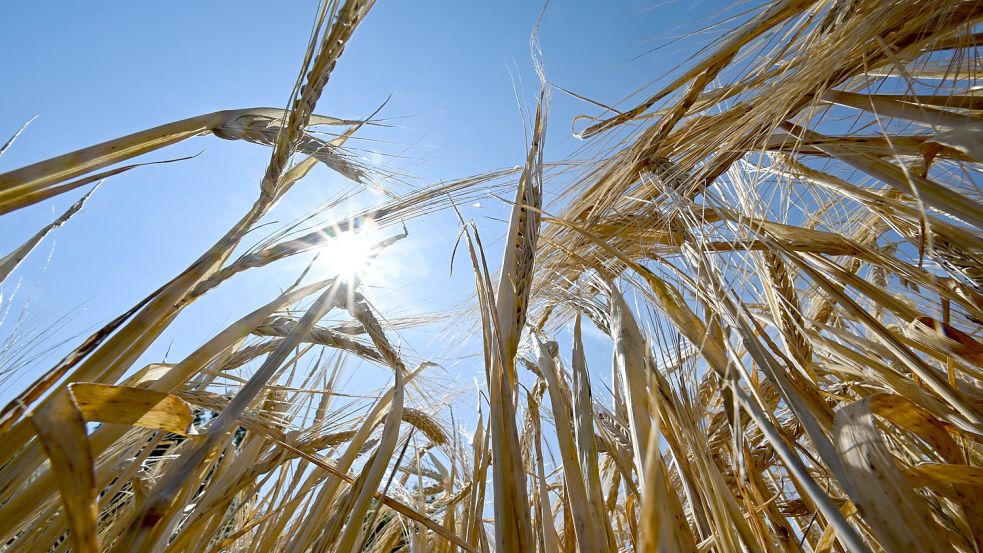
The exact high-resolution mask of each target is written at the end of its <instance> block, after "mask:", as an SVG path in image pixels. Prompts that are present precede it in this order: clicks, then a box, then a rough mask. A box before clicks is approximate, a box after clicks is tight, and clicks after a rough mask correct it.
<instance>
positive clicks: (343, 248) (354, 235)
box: [316, 231, 375, 282]
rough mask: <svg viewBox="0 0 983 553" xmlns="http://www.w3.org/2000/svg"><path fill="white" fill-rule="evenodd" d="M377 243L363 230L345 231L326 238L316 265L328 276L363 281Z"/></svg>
mask: <svg viewBox="0 0 983 553" xmlns="http://www.w3.org/2000/svg"><path fill="white" fill-rule="evenodd" d="M374 246H375V243H374V242H373V241H372V240H371V239H370V238H369V237H368V236H367V235H366V234H365V233H362V232H357V231H356V232H343V233H340V234H338V235H336V236H334V237H331V238H329V239H327V240H325V242H324V244H323V245H322V246H321V247H320V248H319V255H318V260H317V262H316V267H317V269H318V270H319V272H321V273H322V274H324V275H326V276H334V277H338V278H341V279H343V280H346V281H348V282H356V281H361V280H363V279H364V278H365V276H366V275H367V274H368V271H369V268H370V266H371V265H372V261H373V257H374V256H373V253H374V252H373V247H374Z"/></svg>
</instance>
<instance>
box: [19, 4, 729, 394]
mask: <svg viewBox="0 0 983 553" xmlns="http://www.w3.org/2000/svg"><path fill="white" fill-rule="evenodd" d="M720 4H721V3H717V2H694V3H690V2H664V1H661V0H653V1H643V0H633V1H627V2H590V1H564V0H553V2H551V4H550V6H549V7H548V9H547V11H546V13H545V16H544V19H543V22H542V27H541V42H542V47H543V52H544V61H545V67H546V72H547V75H548V77H549V79H550V80H551V81H552V82H554V83H556V84H557V85H559V86H562V87H564V88H567V89H569V90H572V91H575V92H576V93H578V94H581V95H584V96H588V97H591V98H594V99H596V100H598V101H602V102H605V103H612V104H613V103H616V102H618V101H620V100H622V99H624V98H625V97H626V96H628V95H629V94H631V93H633V92H634V91H636V90H638V89H639V87H641V86H643V85H647V84H650V83H651V82H652V81H654V80H656V79H658V78H659V77H662V76H663V75H664V74H665V73H667V72H669V71H671V70H672V69H673V68H674V67H676V66H677V65H678V64H681V63H684V62H685V61H686V58H687V56H688V54H689V53H691V52H692V49H693V47H694V46H696V47H702V46H705V45H706V41H707V40H708V39H709V37H710V35H698V36H695V37H689V38H686V39H683V40H681V41H679V42H678V43H675V44H671V45H669V46H667V47H664V48H661V49H659V50H657V51H654V52H650V51H651V50H652V49H653V48H655V47H656V46H658V45H660V44H663V43H664V42H665V41H666V39H669V38H677V37H678V36H679V35H681V34H682V33H684V32H686V31H694V30H697V29H699V28H700V27H702V26H704V25H707V24H709V23H710V22H711V20H720V19H722V18H723V17H725V16H726V15H728V13H727V12H725V11H724V10H723V9H722V5H720ZM316 7H317V6H316V2H315V1H313V0H305V1H300V0H296V1H290V2H255V1H236V2H230V1H225V2H219V1H215V2H190V1H177V2H167V3H135V2H104V3H54V2H49V3H44V2H35V3H4V4H3V5H0V51H3V52H5V55H4V60H3V62H2V66H3V75H4V80H5V84H4V86H2V87H0V105H2V106H3V109H2V110H0V141H2V140H5V139H6V138H7V137H8V136H9V135H11V134H12V133H13V132H14V131H15V130H16V129H17V127H19V126H20V125H21V124H22V123H24V121H26V120H28V119H29V118H31V117H33V116H35V115H36V116H38V118H37V119H36V120H35V121H34V122H33V123H32V124H31V126H30V127H29V128H28V130H27V131H26V132H25V133H24V135H22V136H21V138H20V139H19V140H18V141H17V143H16V144H15V145H14V146H13V148H11V150H10V151H9V152H8V153H7V154H5V155H4V156H3V157H2V158H0V171H7V170H10V169H13V168H16V167H19V166H22V165H25V164H27V163H31V162H34V161H38V160H41V159H45V158H48V157H52V156H55V155H58V154H61V153H65V152H68V151H71V150H74V149H76V148H80V147H84V146H88V145H91V144H95V143H98V142H101V141H103V140H107V139H111V138H115V137H118V136H122V135H124V134H128V133H131V132H135V131H138V130H141V129H145V128H150V127H153V126H156V125H160V124H163V123H167V122H170V121H175V120H178V119H182V118H186V117H190V116H193V115H198V114H203V113H208V112H212V111H217V110H222V109H231V108H245V107H257V106H267V107H282V106H283V105H284V104H285V103H286V100H287V98H288V96H289V94H290V89H291V86H292V84H293V82H294V80H295V79H296V74H297V70H298V67H299V64H300V61H301V58H302V56H303V51H304V48H305V46H306V42H307V38H308V34H309V31H310V25H311V21H312V18H313V15H314V13H315V10H316ZM541 8H542V5H541V4H540V3H538V2H526V1H507V2H467V1H465V2H436V1H415V2H409V1H405V0H403V1H399V0H388V1H381V2H378V3H377V5H376V7H375V8H374V9H373V11H372V12H371V13H370V14H369V16H368V18H367V19H366V21H365V23H364V24H363V25H362V26H361V27H360V28H359V29H358V31H357V32H356V34H355V37H354V39H353V40H352V42H351V43H350V44H349V46H348V48H347V50H346V52H345V54H344V56H343V57H342V59H341V61H340V63H339V64H338V67H337V69H336V70H335V72H334V73H333V75H332V78H331V81H330V83H329V84H328V86H327V89H326V91H325V94H324V95H323V97H322V99H321V101H320V103H319V104H318V109H317V112H318V113H321V114H324V115H332V116H338V117H351V118H358V117H364V116H367V115H368V114H370V113H372V112H373V111H375V109H376V108H378V107H379V105H380V104H382V102H383V101H385V100H386V98H387V97H390V96H391V99H390V100H389V102H388V104H387V105H386V106H385V108H384V109H383V111H382V112H381V113H380V115H379V117H382V118H385V119H389V120H390V122H391V123H392V124H394V125H395V126H394V127H392V128H384V129H371V130H368V131H367V132H366V133H361V134H362V135H364V136H365V137H368V138H372V139H375V140H379V141H381V142H365V141H363V142H357V143H356V142H351V143H349V145H352V146H354V147H357V148H365V149H368V150H376V151H378V152H382V153H388V154H399V155H400V156H401V157H399V158H389V157H378V156H373V155H370V154H367V153H365V154H364V155H365V156H366V157H367V158H369V160H370V161H376V162H379V161H384V162H385V163H388V164H390V165H391V166H392V167H394V168H396V169H399V170H400V171H402V172H403V173H405V174H406V175H407V178H406V179H405V183H404V184H399V185H393V189H394V191H396V192H400V193H405V192H408V191H410V190H411V189H412V188H413V187H416V186H422V185H425V184H430V183H434V182H438V181H441V180H451V179H455V178H461V177H464V176H467V175H471V174H475V173H480V172H483V171H487V170H491V169H497V168H501V167H511V166H515V165H519V164H521V163H522V162H523V159H524V157H525V149H526V145H525V141H524V140H525V139H524V131H523V125H524V118H523V115H522V114H521V113H520V110H519V108H518V107H517V100H516V96H517V94H516V87H517V88H519V92H518V96H519V98H520V103H525V104H528V105H529V106H530V107H534V98H535V94H536V92H537V89H538V83H537V82H536V78H535V74H534V73H533V71H532V63H531V61H530V55H529V34H530V31H531V29H532V27H533V25H534V24H535V21H536V17H537V15H538V14H539V11H540V9H541ZM737 9H738V8H731V10H737ZM735 13H736V11H735ZM582 113H597V108H595V107H592V106H590V105H587V104H585V103H583V102H581V101H579V100H576V99H574V98H571V97H569V96H567V95H565V94H563V93H561V92H559V91H558V90H554V91H553V103H552V108H551V119H550V133H549V135H548V139H547V143H546V158H547V159H548V160H558V159H562V158H564V157H566V156H568V155H570V154H571V152H573V151H574V149H575V148H577V147H578V146H581V145H582V143H580V142H578V141H577V140H576V139H574V138H573V137H572V136H571V132H570V129H571V121H572V119H573V117H574V116H576V115H579V114H582ZM199 152H201V155H199V156H198V157H196V158H195V159H192V160H188V161H183V162H180V163H174V164H168V165H155V166H151V167H145V168H141V169H137V170H134V171H131V172H129V173H125V174H123V175H119V176H116V177H113V178H111V179H109V180H108V181H106V182H105V183H104V185H103V186H102V188H100V189H99V190H98V191H97V192H96V193H95V195H94V196H93V198H92V199H91V201H90V203H89V204H88V205H87V207H86V208H85V209H84V211H82V212H81V213H80V214H78V215H77V216H76V217H75V218H74V219H73V220H72V221H70V222H69V223H68V224H67V225H66V226H65V227H63V228H61V229H59V230H57V231H56V232H55V233H53V234H52V235H51V236H49V238H48V239H47V240H46V241H45V242H44V243H43V244H42V245H41V246H40V247H39V248H38V249H37V250H36V251H35V253H34V254H33V255H32V257H31V258H30V259H29V260H28V262H26V263H25V264H24V265H23V266H22V268H21V269H19V270H18V271H17V272H16V273H15V274H14V275H13V276H12V277H11V278H9V279H8V281H7V282H6V283H4V284H3V285H2V288H0V290H2V291H3V294H4V296H5V297H7V298H10V297H11V296H14V298H15V300H14V301H13V302H12V303H11V315H9V316H8V318H7V321H6V322H5V323H4V326H2V327H0V342H2V339H3V337H4V336H5V335H7V334H8V333H9V332H10V331H11V329H12V328H13V325H12V320H13V319H14V318H15V317H16V315H17V314H18V310H19V309H21V308H22V307H23V304H24V302H25V301H26V300H27V299H28V298H33V299H32V300H31V305H30V306H29V311H28V312H29V314H30V315H31V317H33V319H32V321H33V322H32V325H33V326H34V327H36V328H33V329H31V330H38V329H39V328H45V327H49V326H51V325H53V324H55V322H56V321H58V320H59V318H61V317H63V316H65V315H67V316H68V318H67V319H66V322H65V323H64V326H63V327H59V329H58V330H57V331H56V332H54V333H53V334H52V336H50V337H49V339H48V342H47V343H48V344H50V345H52V346H55V345H56V344H58V342H59V341H61V340H65V339H69V338H71V337H73V336H76V335H78V334H80V333H82V334H87V333H88V332H91V331H92V330H94V329H95V328H98V326H101V324H103V323H105V322H106V321H108V320H110V319H112V318H113V317H114V316H116V315H118V314H119V313H121V312H123V311H125V310H126V309H128V308H129V307H131V306H132V305H133V304H134V303H136V302H137V301H138V300H140V299H142V298H143V297H144V296H145V295H146V294H148V293H149V292H151V291H152V290H154V289H156V288H157V287H158V286H160V285H161V284H163V283H164V282H166V281H167V280H169V279H170V278H171V277H173V276H174V275H176V274H178V273H179V272H180V271H181V270H183V269H184V268H185V267H186V266H187V265H188V264H189V263H190V262H191V261H193V260H194V259H196V258H197V257H198V256H199V255H200V254H201V252H203V251H204V250H205V249H207V248H208V247H209V246H210V245H211V244H212V243H214V241H215V240H216V239H217V238H218V237H219V236H221V235H222V234H223V233H224V232H225V230H226V229H228V228H229V226H231V224H232V223H233V222H234V221H235V220H236V219H238V218H239V216H241V214H242V213H244V212H245V211H246V209H247V208H248V206H249V205H250V204H251V203H252V201H253V200H254V199H255V196H256V193H257V190H258V184H259V180H260V177H261V175H262V173H263V169H264V168H265V165H266V163H267V161H268V159H269V150H268V149H267V148H265V147H262V146H257V145H253V144H247V143H241V142H228V141H223V140H219V139H217V138H215V137H202V138H195V139H192V140H190V141H187V142H185V143H182V144H179V145H177V146H173V147H170V148H167V149H165V150H160V151H157V152H155V153H152V154H150V155H148V156H146V158H145V159H146V160H147V161H149V160H161V159H169V158H174V157H180V156H184V155H192V154H197V153H199ZM344 186H346V184H345V183H344V182H343V179H342V178H341V177H339V176H337V175H335V174H333V173H331V172H330V171H328V170H326V169H323V168H319V169H317V170H316V171H315V172H314V173H313V174H312V176H311V177H310V178H309V179H307V180H305V181H303V182H302V183H301V184H300V185H298V186H297V187H296V188H295V189H294V190H292V191H291V193H290V194H289V195H288V197H287V199H286V200H285V201H284V202H283V203H282V204H281V205H280V206H278V208H277V209H276V210H275V211H274V213H273V214H272V215H271V216H270V217H269V220H271V221H279V222H281V223H286V222H289V221H291V220H293V219H295V218H297V217H298V216H301V215H302V214H304V213H305V212H306V211H307V210H309V209H311V208H312V207H314V206H315V205H317V204H319V203H321V202H323V201H326V200H327V199H329V198H331V197H332V194H334V193H336V192H337V191H338V190H340V189H341V188H342V187H344ZM80 195H81V192H77V193H71V194H66V195H62V196H59V197H57V198H55V199H53V200H49V201H47V202H43V203H41V204H37V205H34V206H31V207H29V208H26V209H23V210H21V211H18V212H16V213H14V214H11V215H8V216H5V217H2V218H0V255H3V254H6V253H7V252H9V251H10V250H12V249H13V248H15V247H16V246H17V245H19V244H20V243H22V242H23V240H25V239H26V238H27V237H28V236H30V235H31V234H33V233H34V232H36V230H37V229H39V228H40V227H42V226H43V225H45V224H46V223H48V222H50V221H51V220H52V219H53V218H54V217H55V216H57V214H59V213H61V212H62V211H63V210H64V209H65V208H67V206H68V205H70V204H71V203H72V202H73V201H75V200H76V199H77V198H78V197H79V196H80ZM381 200H382V197H381V196H378V195H376V194H373V193H371V192H368V193H365V194H362V195H360V196H359V197H358V198H356V200H355V202H354V203H355V204H357V205H368V204H371V203H373V202H378V201H381ZM464 214H465V216H466V217H468V218H474V219H476V220H477V221H478V222H479V224H480V226H481V229H482V233H483V238H484V240H485V242H486V246H488V248H489V250H490V252H489V258H490V259H491V260H492V261H494V262H497V261H498V259H499V258H500V253H499V249H500V241H499V240H498V239H499V237H500V236H501V235H502V234H503V233H504V231H505V224H504V222H502V221H501V220H502V219H504V218H505V216H506V215H507V208H506V207H504V206H503V205H502V203H501V202H498V201H496V200H494V199H489V200H488V201H482V202H481V207H474V206H465V213H464ZM408 227H409V232H410V237H409V239H408V240H404V241H402V242H400V243H399V244H397V245H396V246H394V247H393V248H391V250H390V251H389V252H387V253H386V254H384V257H383V258H381V259H380V267H381V268H382V270H383V271H384V272H385V273H386V274H380V275H376V278H375V281H374V282H370V283H369V284H370V285H371V288H370V297H371V298H372V299H373V300H374V301H376V302H377V304H378V305H379V306H380V307H381V308H383V309H384V310H385V311H387V312H389V313H396V314H395V315H391V316H400V315H404V314H408V313H422V312H428V311H433V310H436V309H443V308H446V307H448V306H450V305H454V303H455V302H456V301H459V300H463V299H464V298H466V297H467V296H468V294H469V293H470V292H471V286H472V283H473V280H472V277H471V274H470V270H469V267H468V266H467V265H464V264H460V265H459V266H458V267H457V270H456V274H455V276H454V277H449V276H448V264H449V260H450V252H451V248H452V247H453V243H454V239H455V236H456V230H457V225H456V222H455V220H454V219H453V217H451V216H450V214H445V215H439V216H436V217H432V218H427V219H417V220H414V221H411V222H410V224H409V225H408ZM393 232H395V230H394V229H390V230H389V231H387V232H386V233H384V235H388V234H392V233H393ZM262 237H263V235H262V233H257V235H256V236H255V238H254V240H258V239H260V238H262ZM251 244H252V242H251V241H250V240H249V239H248V238H247V241H246V245H251ZM460 261H464V260H463V259H461V260H460ZM302 266H303V263H302V262H301V261H288V262H282V263H280V264H277V265H273V266H270V267H267V268H264V269H261V270H257V271H250V272H248V273H246V274H243V275H240V276H238V277H236V278H235V280H234V281H231V282H229V283H227V284H226V285H224V286H223V287H222V288H220V289H219V290H217V291H216V292H215V293H213V294H209V295H208V296H206V297H205V298H204V299H203V300H202V301H200V302H198V303H196V304H194V305H193V306H191V307H190V308H189V309H187V310H186V311H185V312H184V313H183V314H182V315H181V317H180V318H179V320H178V321H177V323H175V325H174V326H173V327H172V328H171V329H170V330H169V331H168V332H167V333H166V334H165V336H164V337H163V338H162V339H161V340H160V341H159V342H158V343H157V344H155V346H154V347H153V348H152V349H151V350H150V352H148V354H147V356H145V358H144V359H143V360H142V361H141V362H139V363H138V364H137V365H138V366H139V365H142V364H143V363H144V362H149V361H155V360H160V359H161V358H162V357H163V356H164V354H165V353H166V352H167V350H168V349H169V350H170V352H169V353H168V359H169V360H172V361H173V360H177V359H180V358H181V357H183V355H184V354H185V353H187V352H189V351H190V350H191V349H193V348H194V347H196V346H197V345H199V343H200V341H201V340H202V339H203V338H204V337H206V336H210V335H211V333H214V332H215V331H218V330H219V329H221V328H222V326H224V325H223V322H224V323H226V324H227V323H228V322H231V321H232V320H234V319H235V318H237V317H238V316H239V315H241V314H243V313H244V312H246V311H247V310H251V309H252V308H255V307H256V306H258V305H261V304H262V303H264V302H265V301H268V300H269V299H270V298H272V297H273V296H274V295H276V293H277V291H278V289H279V288H280V287H281V286H286V285H289V284H290V283H291V282H293V280H294V279H295V278H296V276H297V274H298V273H299V271H300V270H301V269H302ZM369 280H370V281H372V279H369ZM397 280H398V281H399V282H400V284H399V285H396V284H394V283H395V282H396V281H397ZM18 286H19V288H18ZM399 339H401V340H403V346H404V347H406V348H408V349H409V350H412V351H414V352H416V353H417V354H418V355H419V356H421V357H429V356H434V357H441V356H445V355H450V354H448V353H447V352H448V351H449V349H450V348H449V345H448V344H446V343H442V342H441V340H439V339H437V340H434V339H433V337H432V336H428V335H424V334H420V333H413V332H407V333H404V334H401V336H400V338H399ZM79 340H80V338H75V339H74V340H70V341H69V342H68V343H67V344H65V345H62V346H58V347H55V348H54V349H53V350H52V351H51V352H50V354H49V355H48V356H46V357H44V358H42V359H38V360H37V361H36V362H35V363H34V364H33V365H32V366H31V367H30V368H29V370H27V371H25V372H24V376H23V377H22V378H21V379H19V380H18V381H16V382H15V383H13V384H11V386H10V388H8V389H4V388H2V387H0V399H3V400H6V399H7V398H9V397H10V393H11V392H16V391H17V390H19V389H20V388H22V387H23V386H24V385H26V384H27V383H28V382H29V381H30V380H33V378H34V377H36V376H37V374H38V373H39V372H40V371H42V370H44V369H47V368H48V367H50V366H51V364H52V363H53V362H55V361H56V360H57V359H58V358H60V356H61V355H62V354H64V353H65V352H66V351H67V349H68V348H69V347H70V346H72V345H75V344H77V343H78V341H79ZM459 350H460V348H458V351H457V353H463V352H460V351H459ZM457 353H455V354H454V355H457ZM479 361H480V360H479V359H474V360H472V361H469V360H463V361H459V362H457V363H449V365H450V370H451V371H454V375H455V377H456V378H458V379H463V380H465V381H469V380H470V379H471V378H472V376H473V375H476V374H477V373H476V372H475V371H476V370H477V369H479V368H480V367H479V366H478V365H477V363H478V362H479ZM606 363H607V361H606V358H605V356H604V354H602V353H597V354H596V362H595V363H594V365H595V370H597V369H599V370H600V371H601V372H602V373H603V372H606V371H607V365H606ZM380 374H382V373H380Z"/></svg>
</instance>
